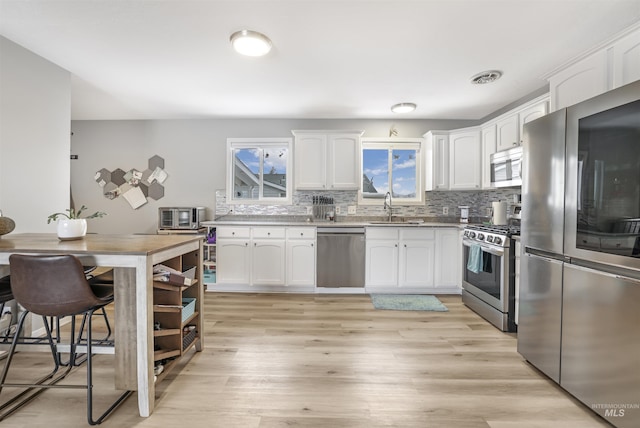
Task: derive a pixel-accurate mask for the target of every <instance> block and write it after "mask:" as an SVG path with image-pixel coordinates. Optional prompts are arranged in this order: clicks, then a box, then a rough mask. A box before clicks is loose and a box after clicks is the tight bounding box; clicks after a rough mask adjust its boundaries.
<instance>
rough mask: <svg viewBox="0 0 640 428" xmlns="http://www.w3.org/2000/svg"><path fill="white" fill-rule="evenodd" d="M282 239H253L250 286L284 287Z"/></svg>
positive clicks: (283, 249) (283, 242)
mask: <svg viewBox="0 0 640 428" xmlns="http://www.w3.org/2000/svg"><path fill="white" fill-rule="evenodd" d="M284 267H285V241H284V239H254V240H253V248H252V254H251V285H284V283H285V273H284Z"/></svg>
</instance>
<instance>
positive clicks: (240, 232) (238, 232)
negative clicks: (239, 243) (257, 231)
mask: <svg viewBox="0 0 640 428" xmlns="http://www.w3.org/2000/svg"><path fill="white" fill-rule="evenodd" d="M216 235H217V237H218V238H247V239H248V238H249V237H250V236H251V229H250V228H248V227H218V228H217V230H216Z"/></svg>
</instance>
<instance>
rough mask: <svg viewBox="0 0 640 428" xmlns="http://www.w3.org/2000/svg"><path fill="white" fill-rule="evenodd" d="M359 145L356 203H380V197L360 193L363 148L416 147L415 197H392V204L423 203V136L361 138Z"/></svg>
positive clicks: (362, 173)
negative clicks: (358, 182)
mask: <svg viewBox="0 0 640 428" xmlns="http://www.w3.org/2000/svg"><path fill="white" fill-rule="evenodd" d="M361 143H362V144H361V147H360V185H359V186H358V205H380V204H381V203H382V201H381V199H375V198H365V197H363V194H362V177H363V175H364V159H363V157H364V150H365V149H386V150H389V149H400V150H402V149H416V151H417V153H416V198H412V199H404V198H397V199H393V206H405V205H424V201H425V190H424V189H425V186H424V184H425V183H424V177H425V171H424V168H425V162H424V159H423V157H424V138H403V137H388V138H384V137H382V138H362V139H361ZM390 171H391V169H390Z"/></svg>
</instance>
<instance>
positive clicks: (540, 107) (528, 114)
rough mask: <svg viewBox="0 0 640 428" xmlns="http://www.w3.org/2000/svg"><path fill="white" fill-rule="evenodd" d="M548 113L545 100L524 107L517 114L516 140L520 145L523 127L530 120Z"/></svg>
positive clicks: (547, 104)
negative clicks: (518, 140)
mask: <svg viewBox="0 0 640 428" xmlns="http://www.w3.org/2000/svg"><path fill="white" fill-rule="evenodd" d="M548 112H549V103H548V102H547V100H546V99H544V100H542V101H540V102H537V103H535V104H533V105H530V106H529V107H526V108H524V109H522V110H520V111H519V112H518V136H519V137H518V138H520V143H519V144H522V136H523V135H524V133H523V130H524V125H525V123H529V122H531V121H532V120H536V119H537V118H539V117H542V116H544V115H546V114H547V113H548Z"/></svg>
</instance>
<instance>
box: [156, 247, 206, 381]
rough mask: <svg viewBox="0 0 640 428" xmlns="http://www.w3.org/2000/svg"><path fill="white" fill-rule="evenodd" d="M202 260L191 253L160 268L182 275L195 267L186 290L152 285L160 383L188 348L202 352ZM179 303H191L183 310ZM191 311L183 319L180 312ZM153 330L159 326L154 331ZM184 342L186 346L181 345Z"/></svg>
mask: <svg viewBox="0 0 640 428" xmlns="http://www.w3.org/2000/svg"><path fill="white" fill-rule="evenodd" d="M201 257H202V256H201V255H200V252H199V251H193V252H190V253H186V254H183V255H181V256H178V257H175V258H172V259H169V260H167V261H165V262H163V264H164V265H166V266H168V267H170V268H172V269H176V270H178V271H181V272H185V271H187V270H189V269H192V268H194V267H196V279H194V281H193V283H192V284H191V285H189V286H184V285H174V284H171V283H167V282H160V281H154V282H153V321H154V331H153V338H154V363H155V364H158V363H160V362H162V363H163V366H164V370H163V371H162V373H161V374H160V375H158V376H157V379H156V382H159V381H161V380H162V379H163V378H164V377H165V376H166V375H167V373H168V372H170V371H171V368H172V367H173V365H174V364H175V363H176V362H177V361H178V360H179V357H181V356H182V355H183V354H184V353H185V352H187V351H189V350H190V349H191V348H192V347H194V346H195V347H196V348H197V349H198V350H201V348H202V336H201V332H202V326H203V323H202V316H201V315H202V314H201V311H200V310H199V308H200V307H201V302H202V283H201V277H202V258H201ZM183 299H195V302H194V303H192V304H191V305H190V306H189V308H183ZM185 309H188V311H187V312H189V311H192V313H191V314H190V315H188V316H187V317H183V311H184V310H185ZM155 326H159V328H156V327H155ZM185 342H186V343H185Z"/></svg>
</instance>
